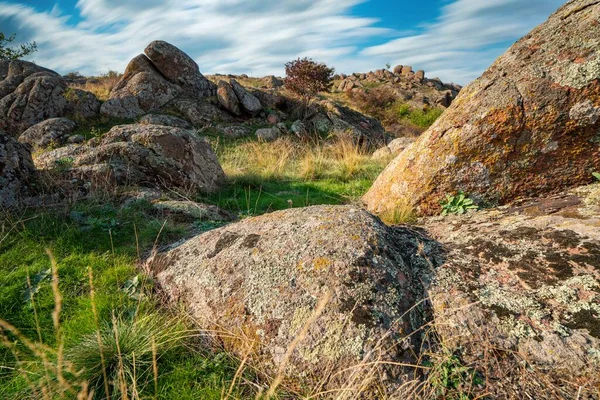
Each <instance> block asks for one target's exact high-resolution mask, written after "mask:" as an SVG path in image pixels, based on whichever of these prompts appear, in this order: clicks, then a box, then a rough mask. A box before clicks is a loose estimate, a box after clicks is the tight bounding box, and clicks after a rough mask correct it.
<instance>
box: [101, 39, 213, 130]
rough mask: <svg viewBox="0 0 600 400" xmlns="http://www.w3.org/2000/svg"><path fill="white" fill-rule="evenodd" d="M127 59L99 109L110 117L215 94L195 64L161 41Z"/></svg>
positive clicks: (138, 112)
mask: <svg viewBox="0 0 600 400" xmlns="http://www.w3.org/2000/svg"><path fill="white" fill-rule="evenodd" d="M144 52H145V54H140V55H138V56H137V57H135V58H134V59H133V60H131V61H130V62H129V65H127V68H126V69H125V73H124V74H123V76H122V77H121V80H120V81H119V82H118V83H117V85H116V86H115V87H114V88H113V90H112V91H111V93H110V97H109V99H108V100H107V101H106V102H105V103H104V104H103V105H102V108H101V111H102V113H103V114H107V115H110V116H113V117H119V118H130V119H133V118H136V117H139V116H140V115H143V114H145V113H147V112H149V111H152V110H156V109H159V108H161V107H162V106H164V105H165V104H167V103H168V102H170V101H171V100H173V99H175V98H178V97H180V98H191V99H201V98H204V97H210V96H214V95H215V94H216V86H215V84H214V83H212V82H210V81H209V80H207V79H206V78H205V77H204V76H203V75H202V74H201V73H200V70H199V69H198V65H197V64H196V62H195V61H194V60H192V59H191V58H190V57H189V56H188V55H187V54H185V53H184V52H182V51H181V50H179V49H178V48H177V47H175V46H173V45H172V44H169V43H167V42H163V41H160V40H157V41H154V42H152V43H150V44H149V45H148V47H146V49H145V50H144Z"/></svg>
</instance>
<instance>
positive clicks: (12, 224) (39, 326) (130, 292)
mask: <svg viewBox="0 0 600 400" xmlns="http://www.w3.org/2000/svg"><path fill="white" fill-rule="evenodd" d="M69 211H70V212H56V211H55V212H38V213H34V214H28V215H25V216H22V217H20V218H16V217H14V216H8V215H6V216H4V218H3V219H1V220H0V318H2V319H3V320H6V321H8V322H9V323H11V324H13V325H14V326H15V327H16V328H18V329H19V330H20V332H21V333H22V334H23V335H24V336H25V337H26V338H27V339H29V340H32V341H36V342H37V341H39V340H40V339H41V342H42V343H43V344H44V345H47V346H50V347H56V345H57V338H58V337H59V336H57V334H56V333H57V332H56V331H55V329H54V327H53V320H52V312H53V309H54V306H55V295H54V293H53V291H52V288H51V280H52V277H51V273H50V272H49V269H50V268H51V264H50V260H49V257H48V255H47V254H46V249H48V250H50V251H51V252H52V254H53V255H54V256H55V258H56V260H57V267H58V275H59V289H60V292H61V294H62V297H63V302H62V313H61V316H60V319H61V326H60V334H61V335H62V342H64V346H65V354H66V355H67V361H71V362H74V363H75V366H76V367H77V370H78V369H79V368H80V367H82V366H86V362H83V361H82V360H88V361H89V360H90V357H92V359H93V357H94V353H93V351H94V349H97V347H94V345H93V344H90V342H89V341H90V338H94V337H95V335H94V332H95V331H96V324H95V321H94V313H93V312H92V299H91V297H90V284H89V276H88V268H89V269H91V270H92V272H93V282H94V287H95V301H94V304H95V307H96V309H97V315H98V319H99V325H100V326H103V327H112V321H113V318H116V319H118V320H119V321H120V322H119V324H120V325H118V330H119V332H120V335H121V334H122V335H124V336H122V337H123V338H125V337H126V335H125V334H126V332H127V329H128V328H127V327H129V328H131V327H133V326H134V321H135V324H138V323H139V321H140V319H144V318H152V316H153V315H156V313H157V312H159V313H160V315H161V316H162V315H166V314H165V313H164V312H162V311H160V307H159V305H158V303H157V302H156V300H155V299H154V295H153V294H152V292H153V291H152V286H153V284H152V281H151V280H150V279H148V278H146V277H145V276H144V275H143V274H141V273H140V271H139V270H138V269H137V268H136V262H137V261H138V252H146V251H148V250H149V249H151V248H152V246H153V245H154V243H157V244H158V245H162V244H166V243H171V242H173V241H175V240H178V239H180V238H181V237H182V236H183V235H184V233H185V231H186V229H187V227H185V226H180V225H176V224H175V223H173V222H170V221H167V222H166V223H165V221H162V220H158V219H156V218H153V217H152V216H151V215H150V214H149V213H148V212H147V208H146V207H145V206H144V205H143V204H141V205H138V206H137V207H133V208H129V209H119V208H117V207H115V206H113V205H111V204H90V203H86V204H80V205H78V206H77V207H76V208H75V209H74V210H69ZM136 236H137V240H136ZM28 277H29V282H31V285H30V284H28ZM136 277H137V280H136V279H134V278H136ZM136 281H137V284H135V285H132V284H131V282H136ZM32 298H33V301H32ZM148 316H150V317H148ZM161 318H162V317H161ZM36 319H37V322H36ZM161 321H162V320H161ZM169 326H170V325H169V324H164V327H166V328H165V329H167V333H169V332H171V333H172V332H173V331H172V330H169V329H171V328H169ZM159 327H160V329H163V324H161V325H160V326H159ZM157 328H158V327H157ZM102 329H104V331H103V332H104V334H105V336H106V338H108V337H110V333H111V330H110V329H108V331H107V330H106V328H102ZM160 329H158V330H156V332H158V333H160V332H161V330H160ZM148 331H150V330H149V329H146V330H144V334H143V335H142V334H140V333H139V331H138V333H137V335H138V336H137V337H136V336H135V334H136V332H134V334H133V336H131V335H130V337H133V338H136V340H139V338H140V337H142V336H144V337H146V339H147V336H146V333H148ZM1 332H2V331H1V330H0V339H2V337H4V338H5V339H7V340H8V341H9V342H11V343H16V346H17V349H18V354H19V355H20V357H21V361H22V362H26V364H21V366H23V365H25V366H26V369H27V371H28V374H29V376H28V377H27V378H26V377H25V376H24V375H22V374H20V373H18V372H17V371H16V370H15V368H17V367H18V365H17V363H16V360H15V357H14V354H13V352H12V351H10V350H9V349H8V348H7V346H6V344H7V343H6V342H5V343H4V344H5V345H4V346H3V345H2V340H0V366H2V368H0V398H2V399H24V398H30V396H31V392H32V391H31V387H30V386H31V381H33V382H37V381H38V380H39V379H40V377H39V376H38V375H37V374H41V375H43V370H44V368H43V367H42V365H41V364H40V360H39V358H36V357H35V356H33V355H32V354H31V352H30V351H28V350H27V349H26V348H25V347H24V346H23V345H22V344H21V343H22V340H20V339H19V338H17V337H15V336H14V335H10V334H8V333H7V332H4V334H1ZM5 335H8V336H5ZM86 340H87V341H88V343H87V345H88V348H86V347H85V343H86ZM123 340H125V339H123ZM130 342H131V345H130V347H131V348H133V349H138V350H134V351H138V352H139V353H138V357H139V358H138V361H139V363H138V364H139V365H138V368H139V370H138V374H139V380H140V387H139V388H138V389H140V390H141V391H142V394H144V393H145V395H146V396H149V395H151V394H154V384H153V383H152V376H151V375H152V374H150V376H143V372H142V371H143V368H142V364H141V362H142V361H143V362H144V363H145V364H146V366H147V365H148V357H149V353H148V344H147V343H145V344H144V343H142V344H139V343H137V342H135V341H130ZM194 342H195V339H193V338H190V339H186V340H182V341H180V342H177V343H174V345H173V346H167V347H165V348H164V351H162V350H161V349H160V348H159V349H158V350H159V353H160V354H161V357H160V358H158V360H157V366H158V371H159V379H158V388H159V393H160V396H159V398H161V399H182V398H190V399H191V398H203V399H204V398H206V399H219V398H221V391H222V389H223V387H228V386H229V382H230V381H231V379H232V377H233V375H234V373H235V363H234V362H232V361H230V360H227V362H225V361H223V360H221V359H220V358H219V357H221V358H222V356H219V355H218V354H216V355H215V354H213V353H210V352H207V351H206V350H203V351H200V350H198V351H189V348H188V347H189V346H191V345H193V343H194ZM103 343H104V341H103ZM123 345H124V346H125V343H124V344H123ZM82 346H83V347H82ZM144 346H145V347H144ZM183 346H186V347H185V348H184V347H183ZM126 348H127V347H124V348H123V349H122V350H123V351H124V352H126ZM139 349H144V351H145V353H144V352H142V351H140V350H139ZM82 351H83V353H82ZM98 353H99V352H98ZM98 353H96V355H97V354H98ZM82 354H84V355H86V356H87V358H86V357H83V356H82ZM215 357H216V358H215ZM219 360H221V361H219ZM53 361H56V360H53ZM92 364H93V363H90V367H89V368H88V369H87V372H84V373H83V374H82V377H86V378H89V373H90V371H92V370H93V368H91V366H92ZM199 365H201V366H203V367H202V368H198V366H199ZM96 367H97V365H96ZM92 372H93V371H92ZM96 372H97V370H96ZM86 374H88V375H86ZM146 375H148V374H147V373H146ZM96 378H97V374H96ZM100 387H102V385H100ZM183 391H185V393H186V394H185V395H184V394H183ZM102 392H103V390H102ZM186 396H187V397H186ZM53 398H61V397H60V396H57V397H53ZM65 398H69V397H68V396H67V397H65ZM98 398H100V397H98Z"/></svg>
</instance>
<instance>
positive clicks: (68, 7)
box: [0, 0, 566, 85]
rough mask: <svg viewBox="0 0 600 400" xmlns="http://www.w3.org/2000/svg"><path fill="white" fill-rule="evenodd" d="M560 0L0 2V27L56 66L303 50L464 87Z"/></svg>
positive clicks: (82, 68) (225, 58)
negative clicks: (145, 55) (144, 56)
mask: <svg viewBox="0 0 600 400" xmlns="http://www.w3.org/2000/svg"><path fill="white" fill-rule="evenodd" d="M565 1H566V0H409V1H405V0H20V1H15V0H10V1H8V0H0V31H1V32H4V33H5V34H7V35H8V34H11V33H17V42H19V41H36V42H37V44H38V51H37V52H36V53H35V54H33V55H32V56H30V57H28V58H26V59H29V60H30V61H35V62H36V63H37V64H39V65H42V66H44V67H47V68H51V69H53V70H55V71H57V72H59V73H62V74H65V73H67V72H72V71H79V72H80V73H82V74H84V75H88V76H89V75H97V74H100V73H105V72H107V71H109V70H117V71H123V70H124V69H125V66H126V65H127V63H128V62H129V60H131V59H132V58H133V57H135V56H136V55H138V54H140V53H142V52H143V49H144V48H145V47H146V46H147V45H148V43H150V42H151V41H153V40H166V41H167V42H169V43H172V44H174V45H175V46H177V47H179V48H180V49H182V50H183V51H185V52H186V53H187V54H189V55H190V56H191V57H192V58H193V59H194V60H195V61H196V62H197V63H198V65H199V66H200V70H201V72H203V73H206V74H212V73H232V74H242V73H245V74H248V75H250V76H265V75H271V74H273V75H279V76H282V75H283V74H284V67H283V66H284V64H285V63H286V62H288V61H291V60H293V59H296V58H298V57H310V58H312V59H314V60H317V61H322V62H325V63H327V64H328V65H330V66H332V67H334V68H335V69H336V71H337V72H340V73H342V72H343V73H352V72H368V71H372V70H376V69H381V68H385V66H386V64H390V65H392V67H393V66H395V65H398V64H401V65H411V66H413V69H415V70H417V69H423V70H425V72H426V76H427V77H430V78H433V77H439V78H440V79H442V80H443V81H444V82H455V83H459V84H463V85H464V84H467V83H469V82H470V81H472V80H473V79H475V78H477V77H478V76H479V75H480V74H481V73H482V72H483V71H484V70H485V69H486V68H487V67H488V66H489V65H491V64H492V62H493V61H494V60H495V59H496V58H497V57H498V56H500V55H501V54H502V53H504V52H505V51H506V50H507V49H508V48H509V47H510V46H511V45H512V44H513V43H514V42H515V41H516V40H518V39H519V38H520V37H522V36H524V35H525V34H527V32H529V31H530V30H531V29H532V28H534V27H535V26H537V25H538V24H540V23H542V22H544V21H545V20H546V19H547V18H548V16H549V15H550V14H551V13H553V12H554V11H555V10H556V9H557V8H558V7H559V6H560V5H561V4H563V3H564V2H565Z"/></svg>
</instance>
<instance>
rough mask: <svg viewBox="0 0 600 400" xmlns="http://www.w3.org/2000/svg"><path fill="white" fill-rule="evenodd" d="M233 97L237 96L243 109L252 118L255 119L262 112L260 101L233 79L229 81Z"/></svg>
mask: <svg viewBox="0 0 600 400" xmlns="http://www.w3.org/2000/svg"><path fill="white" fill-rule="evenodd" d="M229 83H230V84H231V87H232V88H233V91H234V93H235V95H236V96H237V98H238V100H239V101H240V104H241V105H242V107H243V109H244V110H245V111H246V112H247V113H248V114H250V115H251V116H253V117H256V116H257V115H258V114H260V112H261V111H262V109H263V107H262V105H261V104H260V101H259V100H258V99H257V98H256V96H254V95H253V94H251V93H249V92H248V91H247V90H246V89H244V87H243V86H242V85H240V84H239V83H238V81H236V80H235V79H233V78H232V79H231V80H230V81H229Z"/></svg>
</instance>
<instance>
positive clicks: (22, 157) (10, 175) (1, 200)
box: [0, 130, 35, 207]
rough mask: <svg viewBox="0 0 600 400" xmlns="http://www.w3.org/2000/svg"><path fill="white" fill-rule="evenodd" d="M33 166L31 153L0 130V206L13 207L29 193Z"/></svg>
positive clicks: (33, 170)
mask: <svg viewBox="0 0 600 400" xmlns="http://www.w3.org/2000/svg"><path fill="white" fill-rule="evenodd" d="M34 177H35V167H34V165H33V161H32V159H31V153H30V152H29V149H28V148H27V146H26V145H23V144H21V143H19V142H17V140H16V139H15V138H13V137H11V136H9V135H8V134H7V133H6V132H4V131H2V130H0V207H15V206H18V205H19V204H20V203H21V200H22V198H23V197H26V196H27V195H29V194H31V183H33V178H34Z"/></svg>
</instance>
